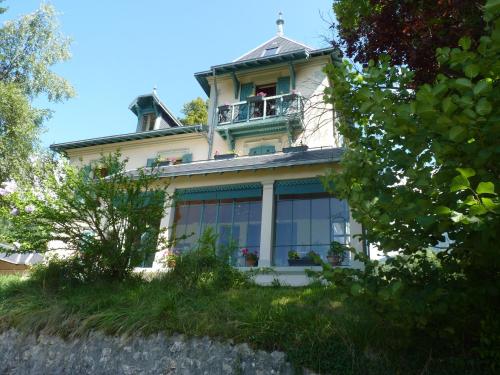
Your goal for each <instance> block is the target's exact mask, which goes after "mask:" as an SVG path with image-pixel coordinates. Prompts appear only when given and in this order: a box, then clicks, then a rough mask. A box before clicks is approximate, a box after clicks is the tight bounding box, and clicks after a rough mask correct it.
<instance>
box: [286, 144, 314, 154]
mask: <svg viewBox="0 0 500 375" xmlns="http://www.w3.org/2000/svg"><path fill="white" fill-rule="evenodd" d="M308 148H309V147H308V146H307V145H298V146H290V147H283V152H285V153H287V152H300V151H307V149H308Z"/></svg>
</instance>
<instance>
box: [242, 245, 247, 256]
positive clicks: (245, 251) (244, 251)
mask: <svg viewBox="0 0 500 375" xmlns="http://www.w3.org/2000/svg"><path fill="white" fill-rule="evenodd" d="M241 254H243V255H244V256H247V255H248V249H247V248H246V247H245V248H244V249H241Z"/></svg>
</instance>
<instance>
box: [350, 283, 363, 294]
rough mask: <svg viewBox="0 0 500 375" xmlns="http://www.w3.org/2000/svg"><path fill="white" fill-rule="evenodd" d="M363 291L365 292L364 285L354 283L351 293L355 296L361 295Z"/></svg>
mask: <svg viewBox="0 0 500 375" xmlns="http://www.w3.org/2000/svg"><path fill="white" fill-rule="evenodd" d="M361 293H363V287H362V286H361V285H360V284H352V286H351V294H352V295H353V296H359V295H360V294H361Z"/></svg>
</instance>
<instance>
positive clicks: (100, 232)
mask: <svg viewBox="0 0 500 375" xmlns="http://www.w3.org/2000/svg"><path fill="white" fill-rule="evenodd" d="M126 163H127V160H124V159H123V158H122V157H121V155H120V153H118V152H117V153H115V154H110V155H103V156H101V158H100V159H99V160H98V161H96V162H93V163H91V164H89V165H86V166H84V167H83V168H76V167H75V166H73V165H70V164H69V162H67V161H64V160H63V161H55V160H45V161H44V162H43V163H42V162H40V163H39V165H38V167H37V166H35V168H34V170H35V176H34V177H33V180H34V183H33V184H32V185H30V186H17V184H15V183H13V182H9V185H8V187H9V189H8V190H7V191H6V193H5V194H2V196H1V197H0V199H1V200H2V204H1V205H0V211H1V212H0V213H1V215H3V216H4V217H9V223H10V224H9V230H8V231H6V233H3V234H2V236H3V238H0V240H3V241H5V242H9V243H14V244H15V247H16V249H15V251H16V252H31V251H38V252H45V251H47V250H48V245H49V243H51V247H50V249H51V250H62V251H64V254H65V257H64V258H66V256H67V255H69V254H71V255H70V256H69V258H66V260H65V261H63V262H62V263H61V262H55V263H54V261H52V264H51V263H49V268H50V267H52V268H54V267H55V268H58V267H63V265H65V266H64V267H67V269H66V270H65V271H64V272H63V271H62V272H61V275H66V274H68V275H69V274H72V273H75V274H78V275H79V276H78V277H75V278H76V279H79V278H80V279H82V280H93V279H96V278H108V279H115V280H120V279H123V278H126V277H128V276H129V275H130V273H131V271H132V270H133V268H134V267H137V266H140V265H141V263H143V262H144V261H145V260H146V259H148V258H149V257H151V256H152V255H153V254H154V253H155V252H156V251H157V249H158V248H160V249H161V248H164V247H166V245H167V244H166V241H165V239H164V238H163V236H161V230H160V220H161V218H162V217H163V216H164V211H165V208H166V203H165V202H166V198H167V194H166V191H165V190H166V185H162V184H160V182H159V174H158V169H157V168H156V169H155V168H152V169H151V170H149V169H148V170H147V171H145V170H142V169H139V170H137V171H134V172H128V171H127V169H126ZM4 192H5V189H4ZM70 269H71V270H70ZM61 277H63V276H61ZM71 278H72V277H71Z"/></svg>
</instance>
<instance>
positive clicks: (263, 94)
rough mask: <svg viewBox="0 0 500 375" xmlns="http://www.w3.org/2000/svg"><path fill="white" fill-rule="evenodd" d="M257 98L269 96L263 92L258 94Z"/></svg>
mask: <svg viewBox="0 0 500 375" xmlns="http://www.w3.org/2000/svg"><path fill="white" fill-rule="evenodd" d="M257 96H267V94H266V93H265V92H263V91H261V92H258V93H257Z"/></svg>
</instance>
